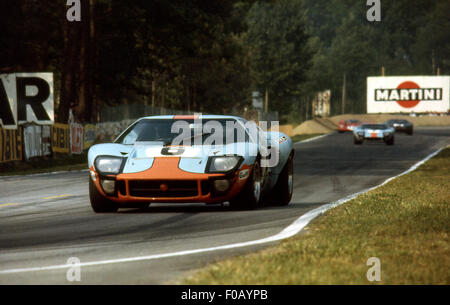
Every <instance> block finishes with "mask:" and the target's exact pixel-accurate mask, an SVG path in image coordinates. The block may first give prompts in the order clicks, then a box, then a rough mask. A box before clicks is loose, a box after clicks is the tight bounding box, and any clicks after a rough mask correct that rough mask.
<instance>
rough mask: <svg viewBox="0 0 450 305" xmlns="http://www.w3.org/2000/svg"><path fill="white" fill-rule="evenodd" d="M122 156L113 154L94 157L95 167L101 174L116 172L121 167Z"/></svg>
mask: <svg viewBox="0 0 450 305" xmlns="http://www.w3.org/2000/svg"><path fill="white" fill-rule="evenodd" d="M122 162H123V158H120V157H113V156H99V157H97V158H96V159H95V168H96V169H97V171H99V172H100V173H101V174H118V173H119V172H120V168H121V167H122Z"/></svg>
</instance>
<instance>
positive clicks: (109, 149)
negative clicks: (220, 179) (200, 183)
mask: <svg viewBox="0 0 450 305" xmlns="http://www.w3.org/2000/svg"><path fill="white" fill-rule="evenodd" d="M99 155H110V156H119V157H124V158H126V163H125V166H124V168H123V173H136V172H140V171H144V170H147V169H149V168H151V167H152V165H153V161H154V158H158V157H177V158H180V162H179V165H178V166H179V168H180V169H182V170H184V171H187V172H192V173H204V172H205V170H206V164H207V161H208V158H209V157H210V156H221V155H239V156H243V157H244V158H245V157H246V156H249V155H251V156H253V155H255V156H256V155H257V146H256V145H255V144H252V143H231V144H228V145H198V146H196V145H194V146H163V145H161V144H147V143H138V144H135V145H122V144H98V145H94V146H92V147H91V149H90V150H89V155H88V159H89V161H88V162H89V167H90V166H92V164H93V162H94V160H95V158H96V157H97V156H99Z"/></svg>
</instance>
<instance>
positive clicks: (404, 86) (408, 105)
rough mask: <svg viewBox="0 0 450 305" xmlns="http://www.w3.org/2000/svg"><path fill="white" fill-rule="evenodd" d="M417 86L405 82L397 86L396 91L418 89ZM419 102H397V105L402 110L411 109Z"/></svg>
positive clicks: (413, 83) (410, 82)
mask: <svg viewBox="0 0 450 305" xmlns="http://www.w3.org/2000/svg"><path fill="white" fill-rule="evenodd" d="M419 88H420V87H419V85H418V84H416V83H415V82H412V81H406V82H403V83H401V84H400V85H398V86H397V89H419ZM419 102H420V100H413V101H401V100H399V101H397V103H398V104H399V105H400V106H402V107H404V108H412V107H415V106H416V105H417V104H419Z"/></svg>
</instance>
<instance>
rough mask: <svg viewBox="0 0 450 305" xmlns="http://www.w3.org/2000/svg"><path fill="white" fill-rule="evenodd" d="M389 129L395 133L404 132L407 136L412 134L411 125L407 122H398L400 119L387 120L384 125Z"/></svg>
mask: <svg viewBox="0 0 450 305" xmlns="http://www.w3.org/2000/svg"><path fill="white" fill-rule="evenodd" d="M385 124H386V125H387V126H389V127H393V128H394V129H395V131H401V132H405V133H407V134H409V135H412V134H413V128H414V127H413V124H412V123H411V122H409V121H407V120H403V119H402V120H400V119H394V120H387V121H386V123H385Z"/></svg>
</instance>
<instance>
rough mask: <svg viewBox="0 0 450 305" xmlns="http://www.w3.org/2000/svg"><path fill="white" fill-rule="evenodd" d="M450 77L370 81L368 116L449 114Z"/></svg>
mask: <svg viewBox="0 0 450 305" xmlns="http://www.w3.org/2000/svg"><path fill="white" fill-rule="evenodd" d="M449 87H450V76H380V77H368V78H367V113H401V112H405V113H430V112H432V113H446V112H448V111H449V110H450V96H449V94H450V91H449Z"/></svg>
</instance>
